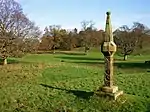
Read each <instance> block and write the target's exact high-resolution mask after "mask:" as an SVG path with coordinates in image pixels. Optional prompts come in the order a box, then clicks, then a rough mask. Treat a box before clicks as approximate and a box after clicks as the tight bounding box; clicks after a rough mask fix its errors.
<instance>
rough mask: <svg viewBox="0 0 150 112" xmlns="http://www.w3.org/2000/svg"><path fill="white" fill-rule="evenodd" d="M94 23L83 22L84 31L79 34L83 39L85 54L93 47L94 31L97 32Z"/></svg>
mask: <svg viewBox="0 0 150 112" xmlns="http://www.w3.org/2000/svg"><path fill="white" fill-rule="evenodd" d="M94 24H95V23H94V22H93V21H82V22H81V26H82V31H80V32H79V34H80V37H81V38H82V45H83V46H84V47H85V53H87V51H88V50H89V49H90V47H91V39H92V31H93V30H95V28H94Z"/></svg>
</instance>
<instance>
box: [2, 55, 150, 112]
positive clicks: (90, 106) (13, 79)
mask: <svg viewBox="0 0 150 112" xmlns="http://www.w3.org/2000/svg"><path fill="white" fill-rule="evenodd" d="M144 58H145V57H137V56H136V57H133V56H131V57H129V61H126V62H123V61H122V60H121V58H120V57H116V58H115V73H114V74H115V84H117V85H118V86H119V89H121V90H123V91H124V92H125V94H124V96H122V97H120V98H119V99H118V100H117V101H116V102H115V101H109V100H108V99H105V98H101V97H98V96H96V95H94V94H93V92H94V91H95V90H97V89H98V88H99V87H100V86H101V85H102V84H103V70H104V68H103V57H102V55H101V54H100V53H89V54H88V55H72V54H71V55H69V54H55V55H53V54H38V55H28V56H26V57H24V58H22V59H15V61H12V60H14V59H12V60H11V61H10V62H18V63H11V64H9V65H8V66H0V69H1V71H0V99H1V100H0V111H1V112H13V111H14V112H17V111H18V112H65V111H66V112H106V111H107V112H149V111H150V88H149V87H150V72H149V71H150V65H145V64H143V63H144V61H145V59H144Z"/></svg>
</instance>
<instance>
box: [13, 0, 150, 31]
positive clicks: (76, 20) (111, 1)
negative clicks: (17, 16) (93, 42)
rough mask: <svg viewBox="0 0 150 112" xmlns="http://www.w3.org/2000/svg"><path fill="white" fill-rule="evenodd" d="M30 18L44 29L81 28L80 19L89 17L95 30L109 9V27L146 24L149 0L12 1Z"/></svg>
mask: <svg viewBox="0 0 150 112" xmlns="http://www.w3.org/2000/svg"><path fill="white" fill-rule="evenodd" d="M16 1H18V2H19V3H20V4H21V6H22V8H23V11H24V13H25V14H27V16H28V17H29V19H30V20H32V21H34V22H35V23H36V25H38V26H39V27H40V29H41V30H44V28H45V27H46V26H49V25H61V27H62V28H66V29H74V28H77V29H79V30H80V29H81V22H82V21H84V20H87V21H89V20H92V21H93V22H94V23H95V27H96V28H97V29H104V28H105V19H106V12H107V11H111V21H112V22H111V23H112V27H113V30H115V29H116V28H118V27H119V26H122V25H128V26H131V25H132V24H133V22H137V21H138V22H141V23H143V24H145V25H146V26H148V27H150V6H149V5H150V0H16Z"/></svg>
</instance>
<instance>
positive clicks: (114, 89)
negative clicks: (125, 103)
mask: <svg viewBox="0 0 150 112" xmlns="http://www.w3.org/2000/svg"><path fill="white" fill-rule="evenodd" d="M106 14H107V17H106V27H105V36H104V41H103V44H102V46H101V52H102V53H103V55H104V63H105V70H104V84H103V86H102V87H101V88H100V90H101V92H102V93H103V94H105V95H108V96H111V97H113V98H114V99H115V100H116V99H117V97H118V96H120V95H122V94H123V91H118V86H114V83H113V63H114V62H113V59H114V58H113V57H114V54H115V52H116V50H117V46H116V44H115V43H114V39H113V32H112V26H111V19H110V14H111V13H110V12H107V13H106Z"/></svg>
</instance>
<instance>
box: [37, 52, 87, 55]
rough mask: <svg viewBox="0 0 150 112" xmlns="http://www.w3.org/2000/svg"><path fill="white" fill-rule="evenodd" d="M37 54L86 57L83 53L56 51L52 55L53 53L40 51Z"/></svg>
mask: <svg viewBox="0 0 150 112" xmlns="http://www.w3.org/2000/svg"><path fill="white" fill-rule="evenodd" d="M37 54H65V55H86V54H85V53H82V52H69V51H68V52H66V51H56V52H55V53H53V51H46V52H44V51H40V52H37Z"/></svg>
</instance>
